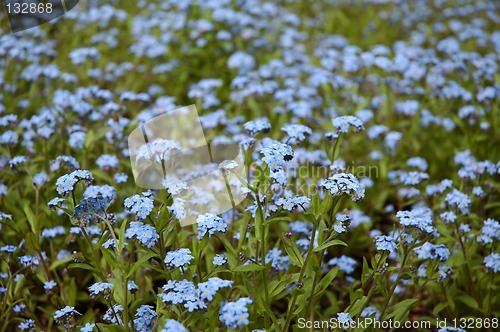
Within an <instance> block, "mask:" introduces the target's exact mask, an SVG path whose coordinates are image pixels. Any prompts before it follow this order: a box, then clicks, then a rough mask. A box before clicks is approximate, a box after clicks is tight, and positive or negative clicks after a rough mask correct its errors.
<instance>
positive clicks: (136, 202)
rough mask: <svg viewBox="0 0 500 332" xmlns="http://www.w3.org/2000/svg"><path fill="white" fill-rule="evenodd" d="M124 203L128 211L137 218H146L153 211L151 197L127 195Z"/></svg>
mask: <svg viewBox="0 0 500 332" xmlns="http://www.w3.org/2000/svg"><path fill="white" fill-rule="evenodd" d="M124 205H125V208H126V209H127V211H128V212H130V213H133V214H135V215H136V216H137V218H139V219H146V218H147V217H148V216H149V214H150V213H151V211H153V202H152V200H151V198H149V197H145V196H141V195H134V196H131V197H128V198H127V199H125V203H124Z"/></svg>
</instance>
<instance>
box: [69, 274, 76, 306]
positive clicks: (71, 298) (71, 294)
mask: <svg viewBox="0 0 500 332" xmlns="http://www.w3.org/2000/svg"><path fill="white" fill-rule="evenodd" d="M76 293H77V288H76V282H75V278H71V282H70V283H69V287H68V305H70V306H74V305H75V303H76Z"/></svg>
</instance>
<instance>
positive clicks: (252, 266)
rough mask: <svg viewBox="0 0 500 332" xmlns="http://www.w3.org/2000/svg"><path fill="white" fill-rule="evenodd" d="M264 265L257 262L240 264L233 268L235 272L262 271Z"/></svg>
mask: <svg viewBox="0 0 500 332" xmlns="http://www.w3.org/2000/svg"><path fill="white" fill-rule="evenodd" d="M263 269H264V267H263V266H262V265H257V264H252V263H251V264H247V265H239V266H236V267H235V268H233V269H232V271H233V272H251V271H261V270H263Z"/></svg>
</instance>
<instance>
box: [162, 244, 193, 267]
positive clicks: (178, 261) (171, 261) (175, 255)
mask: <svg viewBox="0 0 500 332" xmlns="http://www.w3.org/2000/svg"><path fill="white" fill-rule="evenodd" d="M193 258H194V257H193V256H192V255H191V250H189V249H187V248H180V249H177V250H174V251H169V252H167V256H166V257H165V259H164V260H163V261H164V262H165V264H166V265H167V266H175V267H182V266H184V265H186V264H188V263H189V262H190V261H191V260H192V259H193Z"/></svg>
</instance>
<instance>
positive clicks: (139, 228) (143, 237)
mask: <svg viewBox="0 0 500 332" xmlns="http://www.w3.org/2000/svg"><path fill="white" fill-rule="evenodd" d="M133 237H135V238H136V239H137V240H139V241H140V242H141V244H142V245H144V246H146V247H148V248H151V247H153V246H154V245H156V242H157V241H158V239H159V238H160V236H159V235H158V234H157V233H156V229H155V228H154V227H153V226H150V225H148V224H144V223H143V222H140V221H132V222H131V223H130V225H129V227H128V228H127V230H126V231H125V238H127V239H132V238H133Z"/></svg>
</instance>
